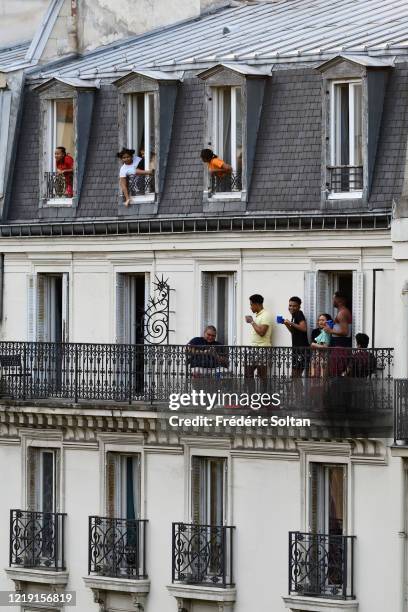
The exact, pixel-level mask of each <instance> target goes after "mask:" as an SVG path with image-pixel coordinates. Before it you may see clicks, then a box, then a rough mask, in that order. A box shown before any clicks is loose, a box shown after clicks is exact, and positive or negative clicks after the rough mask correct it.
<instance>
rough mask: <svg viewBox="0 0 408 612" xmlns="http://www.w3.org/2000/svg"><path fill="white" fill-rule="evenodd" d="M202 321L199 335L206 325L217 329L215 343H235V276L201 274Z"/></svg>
mask: <svg viewBox="0 0 408 612" xmlns="http://www.w3.org/2000/svg"><path fill="white" fill-rule="evenodd" d="M201 293H202V297H201V299H202V308H201V311H202V317H201V318H202V321H201V328H202V329H201V330H200V333H202V331H203V330H204V329H205V327H206V326H207V325H215V327H216V328H217V341H218V342H220V343H221V344H225V345H230V344H235V343H236V314H235V313H236V299H235V294H236V290H235V274H234V273H233V272H203V274H202V279H201Z"/></svg>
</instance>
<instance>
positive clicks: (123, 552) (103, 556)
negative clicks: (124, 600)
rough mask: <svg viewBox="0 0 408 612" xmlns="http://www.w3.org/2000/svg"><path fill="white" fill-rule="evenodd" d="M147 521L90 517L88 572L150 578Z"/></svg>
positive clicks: (122, 576) (117, 576) (100, 574)
mask: <svg viewBox="0 0 408 612" xmlns="http://www.w3.org/2000/svg"><path fill="white" fill-rule="evenodd" d="M146 524H147V520H141V519H140V520H136V519H135V520H133V519H120V518H119V519H118V518H108V517H100V516H90V517H89V550H88V573H89V574H98V575H99V576H112V577H116V578H137V579H141V578H147V573H146Z"/></svg>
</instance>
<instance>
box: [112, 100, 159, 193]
mask: <svg viewBox="0 0 408 612" xmlns="http://www.w3.org/2000/svg"><path fill="white" fill-rule="evenodd" d="M123 95H124V105H125V125H124V126H123V131H124V132H125V135H123V134H122V138H121V141H122V142H124V143H125V144H123V145H122V146H125V147H126V148H130V149H134V150H135V155H139V149H140V145H138V144H137V142H136V143H135V142H134V140H135V139H136V141H138V140H139V138H138V136H139V135H138V132H137V130H138V127H137V110H136V112H135V107H136V109H137V102H136V98H137V97H138V96H143V120H144V130H143V131H144V142H143V144H144V151H145V158H144V159H145V170H149V169H150V165H151V154H152V152H153V151H152V148H151V142H150V141H151V130H150V127H151V121H152V118H151V107H150V105H149V102H150V100H151V99H153V123H154V127H153V133H154V142H155V143H158V138H159V133H158V132H159V130H158V125H157V109H158V99H157V97H158V95H157V92H156V91H154V90H152V89H148V90H146V91H142V92H141V91H133V92H132V91H131V92H127V93H125V94H123ZM135 115H136V118H135ZM135 119H136V125H135ZM135 135H136V136H135ZM140 144H141V143H140ZM122 146H121V147H120V148H122ZM155 154H156V152H155ZM156 159H157V154H156ZM147 177H148V181H146V179H144V176H142V177H141V178H142V179H144V181H143V183H144V185H143V186H144V189H141V192H140V194H137V195H131V196H130V203H131V204H140V203H153V202H155V200H156V193H157V185H156V172H155V173H154V174H153V175H151V177H150V175H147ZM150 190H151V192H150ZM120 197H121V195H120Z"/></svg>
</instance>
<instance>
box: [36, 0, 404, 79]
mask: <svg viewBox="0 0 408 612" xmlns="http://www.w3.org/2000/svg"><path fill="white" fill-rule="evenodd" d="M341 52H344V53H353V54H355V53H360V54H368V55H373V56H386V55H391V56H393V55H406V54H407V52H408V2H407V1H406V0H329V1H328V0H276V1H275V2H259V3H256V4H250V5H243V6H240V7H237V8H226V9H223V10H220V11H218V12H216V13H215V14H211V15H207V16H204V17H201V18H199V19H196V20H193V21H188V22H185V23H181V24H179V25H175V26H170V27H167V28H163V29H160V30H157V31H154V32H151V33H149V34H145V35H143V36H137V37H134V38H130V39H127V40H126V41H123V42H121V43H120V44H118V43H116V44H113V45H109V46H106V47H104V48H100V49H99V50H97V51H94V52H91V53H88V54H87V55H84V56H83V57H82V58H81V59H78V60H76V61H73V62H72V61H71V62H69V64H68V65H66V66H64V67H61V68H60V70H59V74H60V75H64V76H69V77H78V76H81V77H83V78H95V77H106V76H112V77H114V76H117V77H119V76H120V75H121V74H122V73H126V72H128V71H130V70H132V69H133V68H134V67H139V68H142V67H144V68H149V67H150V68H155V67H157V68H162V69H171V70H174V69H182V68H184V69H188V70H191V69H195V68H197V71H198V70H200V69H203V68H205V67H207V66H209V65H211V64H214V63H215V62H234V61H236V62H240V63H245V64H255V65H256V64H261V65H265V64H266V65H273V64H275V63H279V62H284V63H287V62H292V61H294V62H300V61H309V62H310V61H313V62H314V61H320V62H323V61H324V60H325V59H327V58H329V57H332V56H333V55H335V54H337V53H341ZM43 74H44V76H48V77H49V76H52V75H53V74H55V69H50V70H48V71H47V70H43Z"/></svg>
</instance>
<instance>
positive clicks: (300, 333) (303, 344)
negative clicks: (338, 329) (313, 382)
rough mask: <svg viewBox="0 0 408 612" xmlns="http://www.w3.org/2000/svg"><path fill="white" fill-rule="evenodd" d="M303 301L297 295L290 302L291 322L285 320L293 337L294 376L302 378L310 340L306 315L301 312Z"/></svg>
mask: <svg viewBox="0 0 408 612" xmlns="http://www.w3.org/2000/svg"><path fill="white" fill-rule="evenodd" d="M301 305H302V300H301V299H300V298H299V297H297V296H296V295H295V296H293V297H291V298H290V300H289V308H288V310H289V312H290V314H291V315H292V319H291V321H289V320H288V319H285V321H284V325H285V326H286V328H287V329H288V330H289V331H290V333H291V335H292V376H293V378H300V376H302V372H303V370H304V369H305V367H306V363H307V356H308V350H307V349H308V348H309V339H308V337H307V323H306V319H305V315H304V314H303V312H302V311H301V310H300V307H301Z"/></svg>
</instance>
